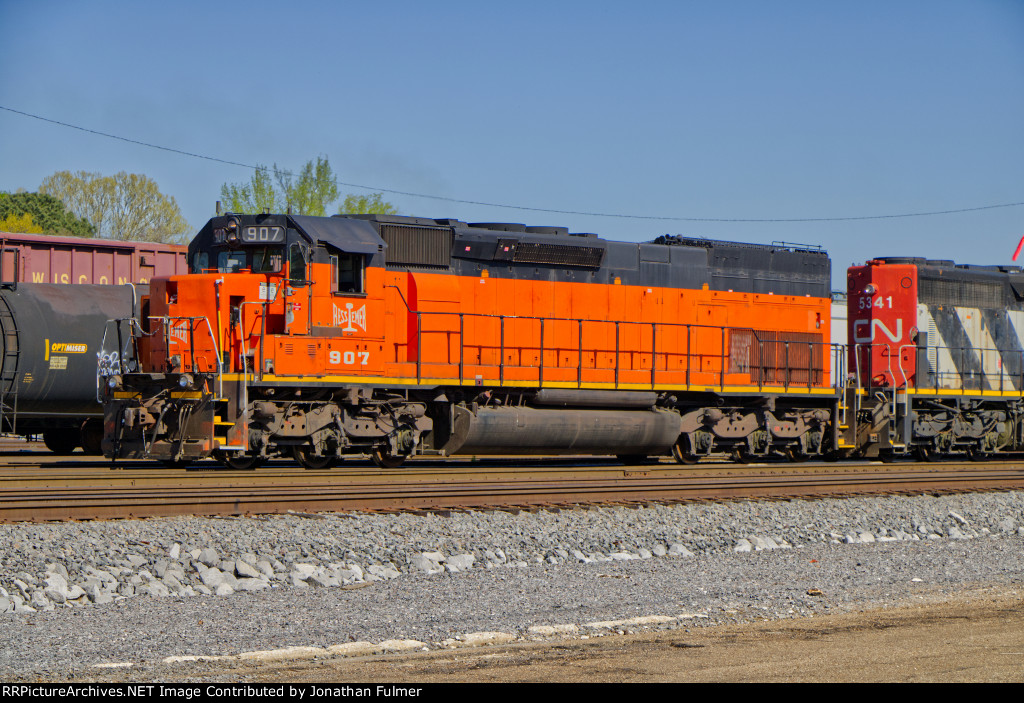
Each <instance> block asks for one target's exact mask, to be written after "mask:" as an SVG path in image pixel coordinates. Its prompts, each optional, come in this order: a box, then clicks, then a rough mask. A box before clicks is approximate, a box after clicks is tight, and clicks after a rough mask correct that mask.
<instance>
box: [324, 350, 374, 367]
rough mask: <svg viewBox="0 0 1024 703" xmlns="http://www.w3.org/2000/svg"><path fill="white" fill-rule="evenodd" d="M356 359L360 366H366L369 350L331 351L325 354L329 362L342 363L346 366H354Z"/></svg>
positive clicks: (368, 361) (368, 360)
mask: <svg viewBox="0 0 1024 703" xmlns="http://www.w3.org/2000/svg"><path fill="white" fill-rule="evenodd" d="M357 359H358V362H359V365H360V366H366V365H367V364H369V363H370V352H368V351H361V352H356V351H347V352H340V351H332V352H328V354H327V361H328V362H329V363H331V364H344V365H346V366H354V365H355V364H356V360H357Z"/></svg>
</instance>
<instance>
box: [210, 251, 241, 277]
mask: <svg viewBox="0 0 1024 703" xmlns="http://www.w3.org/2000/svg"><path fill="white" fill-rule="evenodd" d="M244 268H245V252H244V251H222V252H220V253H219V254H217V273H237V272H238V271H241V270H242V269H244Z"/></svg>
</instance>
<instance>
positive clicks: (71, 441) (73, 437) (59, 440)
mask: <svg viewBox="0 0 1024 703" xmlns="http://www.w3.org/2000/svg"><path fill="white" fill-rule="evenodd" d="M78 439H79V438H78V432H76V431H75V430H46V431H45V432H43V444H45V445H46V448H47V449H49V450H50V451H51V452H53V453H54V454H70V453H71V452H73V451H75V449H76V448H77V447H78Z"/></svg>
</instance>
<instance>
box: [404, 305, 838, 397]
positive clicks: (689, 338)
mask: <svg viewBox="0 0 1024 703" xmlns="http://www.w3.org/2000/svg"><path fill="white" fill-rule="evenodd" d="M386 287H389V288H395V289H396V290H397V291H398V293H399V297H400V298H401V300H402V303H403V305H404V306H405V307H406V311H407V313H408V314H410V315H416V354H415V363H416V381H417V383H420V382H422V381H423V364H424V354H423V335H424V329H423V320H424V316H445V315H447V316H454V315H457V316H458V317H459V328H458V331H457V334H458V335H459V337H458V339H459V341H458V349H459V352H458V354H459V356H458V359H457V360H456V359H452V360H450V361H448V362H447V363H451V364H454V365H455V366H456V367H457V373H458V378H459V382H460V383H464V382H465V380H466V365H467V363H468V362H467V359H466V352H467V348H469V347H474V346H477V347H479V348H480V349H481V350H482V349H483V348H484V347H485V346H486V345H483V344H467V341H466V318H467V317H469V318H482V319H490V320H497V322H498V324H499V344H498V351H499V359H498V363H497V367H498V378H499V381H500V382H501V383H504V382H505V380H506V371H507V367H508V364H507V363H506V358H505V345H506V341H507V339H506V331H505V322H506V320H520V321H531V322H533V321H535V322H536V323H537V324H538V325H539V330H538V337H537V340H538V347H536V348H537V350H538V363H537V365H536V366H533V365H529V366H521V368H536V369H537V373H538V381H539V383H540V384H541V385H543V383H544V377H545V370H546V369H548V368H549V365H548V364H546V363H545V361H544V357H545V352H546V351H548V349H547V339H546V337H547V335H546V325H547V324H548V323H556V322H568V323H575V325H576V334H577V350H576V351H577V352H578V357H577V363H576V371H577V374H576V376H577V378H576V383H577V386H578V387H581V386H582V384H583V370H584V363H583V341H582V340H583V326H584V325H585V324H592V325H600V326H609V327H610V326H611V325H614V326H615V347H614V352H613V353H614V358H615V363H614V365H613V366H612V367H610V368H606V369H605V370H608V371H612V372H613V384H614V387H616V388H618V387H620V386H621V384H622V376H621V371H622V358H621V357H622V354H623V353H624V352H623V349H622V334H623V325H630V326H639V327H644V328H648V327H649V328H650V330H651V345H650V348H649V349H648V348H647V346H646V345H643V347H644V349H646V351H645V350H644V349H641V350H640V351H639V353H640V354H643V355H646V354H647V353H650V355H651V373H650V384H651V386H652V387H654V386H655V385H656V383H657V374H658V369H657V360H658V353H657V352H658V350H657V340H658V334H657V330H658V328H659V326H660V327H662V328H675V329H679V330H682V329H683V328H685V329H686V351H685V357H686V360H687V362H686V365H685V373H686V384H687V385H690V384H691V381H692V380H693V379H692V376H691V372H692V371H693V369H692V365H693V361H694V357H695V354H694V351H693V330H694V328H696V330H697V331H698V332H699V330H702V329H706V330H716V331H717V332H718V336H719V340H718V355H717V356H718V365H719V368H718V369H717V376H718V383H717V384H715V385H717V386H718V387H719V388H720V389H722V390H724V388H725V385H726V381H725V376H726V373H727V372H728V366H727V361H728V360H729V359H730V353H729V352H728V350H727V348H726V344H727V339H728V338H727V333H728V332H746V333H748V334H749V335H750V337H751V342H752V343H756V344H757V345H758V349H759V355H758V356H759V360H760V361H759V363H758V365H757V366H756V367H751V370H752V369H753V368H756V369H757V371H758V380H757V383H756V386H757V387H758V388H764V386H765V385H768V384H769V381H768V379H769V378H774V379H775V383H778V384H781V385H783V386H784V387H785V388H786V389H787V390H788V389H789V388H790V387H794V386H795V387H806V388H808V389H810V388H813V387H815V386H816V383H815V377H816V375H817V374H821V377H822V379H823V378H824V376H825V374H826V373H830V372H831V368H830V367H831V364H830V363H829V362H831V361H832V359H831V357H830V356H829V355H826V354H824V353H822V354H820V355H816V354H815V349H816V348H817V347H823V346H824V345H826V344H828V345H830V346H831V342H824V341H822V342H816V341H813V340H808V341H803V340H787V339H771V340H766V339H761V336H760V335H759V334H758V333H757V331H756V330H753V329H751V328H748V327H727V326H722V325H700V324H697V325H695V324H691V323H681V322H680V323H675V322H641V321H633V320H591V319H587V318H581V317H552V316H536V315H504V314H502V315H495V314H491V313H475V312H464V311H454V310H412V309H411V308H410V306H409V303H408V300H407V299H406V298H405V296H404V294H403V293H402V291H401V289H400V288H398V287H397V286H393V285H388V286H386ZM455 333H456V331H455V330H451V331H450V332H448V333H447V334H448V335H449V336H451V335H453V334H455ZM770 344H775V345H778V347H779V349H780V350H781V351H782V357H783V359H782V362H783V365H782V366H781V367H779V366H770V365H769V359H770V358H775V359H777V358H778V356H777V355H766V354H765V348H766V345H770ZM793 344H798V345H803V344H806V345H807V355H808V359H807V367H806V369H804V370H805V371H806V373H807V377H806V380H805V381H804V383H796V382H794V371H799V370H800V369H796V368H794V367H792V353H791V349H792V348H793V347H792V345H793ZM596 351H597V350H595V352H596ZM626 353H634V352H626ZM667 353H668V354H671V353H672V352H671V351H668V352H667ZM702 356H707V355H706V354H702V353H698V354H696V357H698V358H699V357H702ZM816 357H819V363H820V368H818V367H816V366H815V358H816ZM428 363H429V361H428ZM595 363H596V358H595ZM594 369H595V370H598V369H599V367H597V366H596V365H595V366H594ZM636 370H637V371H639V370H641V369H636ZM666 370H668V369H666ZM681 370H682V369H681ZM709 370H710V369H709ZM830 385H832V386H833V388H834V387H835V383H834V382H833V383H832V384H830Z"/></svg>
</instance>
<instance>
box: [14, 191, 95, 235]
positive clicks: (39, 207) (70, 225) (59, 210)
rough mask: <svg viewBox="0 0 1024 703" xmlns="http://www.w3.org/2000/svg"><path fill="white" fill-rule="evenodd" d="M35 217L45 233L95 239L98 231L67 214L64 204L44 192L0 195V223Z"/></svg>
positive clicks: (34, 219)
mask: <svg viewBox="0 0 1024 703" xmlns="http://www.w3.org/2000/svg"><path fill="white" fill-rule="evenodd" d="M25 215H28V216H29V217H31V218H32V223H33V225H35V226H37V227H39V228H41V229H42V233H43V234H55V235H60V236H65V237H69V236H70V237H92V236H95V234H96V229H95V228H94V227H93V226H92V224H90V223H89V221H88V220H86V219H84V218H81V217H77V216H76V215H75V214H73V213H71V212H68V209H67V207H65V205H64V203H63V202H61V201H60V200H58V199H57V198H55V197H54V196H52V195H47V194H45V193H24V192H22V193H0V220H7V219H8V218H10V217H12V216H13V217H19V218H20V217H23V216H25Z"/></svg>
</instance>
